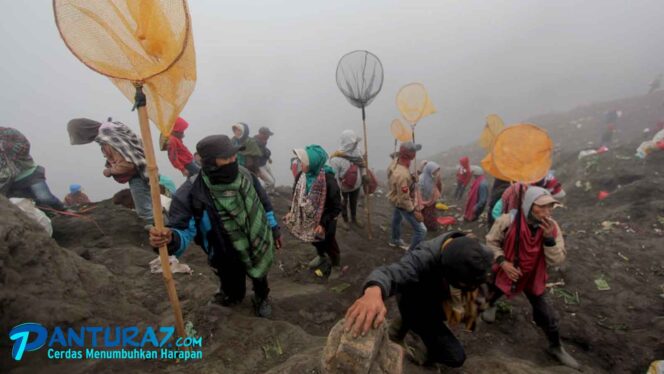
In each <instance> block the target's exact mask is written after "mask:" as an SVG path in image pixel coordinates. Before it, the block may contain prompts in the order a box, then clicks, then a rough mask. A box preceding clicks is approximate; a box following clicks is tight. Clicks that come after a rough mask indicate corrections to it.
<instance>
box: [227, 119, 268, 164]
mask: <svg viewBox="0 0 664 374" xmlns="http://www.w3.org/2000/svg"><path fill="white" fill-rule="evenodd" d="M232 129H233V139H232V141H233V145H234V146H236V147H243V148H242V150H241V151H240V152H238V154H237V162H238V164H239V165H240V166H244V167H245V168H246V169H247V170H249V171H250V172H252V173H254V174H256V175H258V173H259V170H258V163H259V159H260V158H261V157H262V155H263V153H262V152H261V149H260V147H259V146H258V143H256V139H254V138H250V137H249V125H247V124H246V123H242V122H238V123H236V124H234V125H233V127H232Z"/></svg>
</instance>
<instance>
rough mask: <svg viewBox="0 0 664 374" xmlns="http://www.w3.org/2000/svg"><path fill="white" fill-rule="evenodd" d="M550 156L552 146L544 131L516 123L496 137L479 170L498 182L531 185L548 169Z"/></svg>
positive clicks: (531, 125)
mask: <svg viewBox="0 0 664 374" xmlns="http://www.w3.org/2000/svg"><path fill="white" fill-rule="evenodd" d="M552 152H553V142H552V141H551V138H549V135H548V134H547V133H546V131H544V130H542V129H540V128H539V127H537V126H535V125H533V124H528V123H520V124H516V125H512V126H509V127H507V128H505V129H504V130H503V131H501V132H500V134H498V136H497V137H496V139H495V141H494V144H493V150H492V151H491V153H489V154H488V155H487V156H486V157H485V158H484V160H482V167H483V168H484V170H486V171H487V172H488V173H489V174H491V175H493V176H494V177H496V178H499V179H502V180H506V181H512V182H522V183H534V182H537V181H539V180H541V179H542V178H544V177H545V176H546V174H547V172H548V171H549V169H550V168H551V155H552Z"/></svg>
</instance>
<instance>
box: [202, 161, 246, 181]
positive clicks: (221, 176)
mask: <svg viewBox="0 0 664 374" xmlns="http://www.w3.org/2000/svg"><path fill="white" fill-rule="evenodd" d="M239 171H240V169H239V166H238V163H237V161H234V162H232V163H230V164H226V165H224V166H217V165H210V164H209V163H204V165H203V172H204V173H205V175H207V176H208V178H210V182H212V184H229V183H233V182H234V181H235V178H237V175H238V173H239Z"/></svg>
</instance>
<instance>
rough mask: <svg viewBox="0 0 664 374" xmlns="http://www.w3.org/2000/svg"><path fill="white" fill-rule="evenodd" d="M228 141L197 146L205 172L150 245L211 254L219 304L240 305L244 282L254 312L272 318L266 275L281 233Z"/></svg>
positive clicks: (186, 189) (216, 138)
mask: <svg viewBox="0 0 664 374" xmlns="http://www.w3.org/2000/svg"><path fill="white" fill-rule="evenodd" d="M241 148H242V147H239V146H234V145H232V144H231V140H230V139H229V138H228V137H227V136H226V135H211V136H207V137H205V138H203V139H202V140H201V141H199V142H198V144H197V145H196V150H197V151H198V153H199V154H200V156H201V158H202V163H203V165H202V166H203V167H202V172H200V173H199V174H198V176H197V177H196V178H190V179H188V180H187V181H186V182H185V183H184V184H183V185H182V186H180V188H179V189H178V190H177V192H176V193H175V196H173V201H172V202H171V207H170V210H169V214H168V222H169V225H168V228H165V229H163V231H161V232H160V231H159V230H158V229H157V228H154V227H153V228H152V229H151V230H150V244H151V245H152V246H153V247H155V248H158V247H160V246H162V245H166V244H167V245H168V252H169V254H174V255H175V256H176V257H180V256H182V254H183V253H184V252H185V250H186V249H187V247H189V244H190V243H191V241H192V240H194V241H195V242H196V244H198V245H199V246H200V247H201V248H202V249H203V251H205V253H206V254H207V257H208V263H209V264H210V266H211V267H212V268H213V269H214V271H215V272H216V274H217V276H218V277H219V281H220V288H219V291H218V292H217V294H216V295H215V297H214V301H215V302H216V303H219V304H221V305H224V306H233V305H236V304H239V303H241V302H242V300H243V299H244V296H245V294H246V284H245V279H246V277H247V276H248V277H249V278H250V279H251V281H252V283H253V290H254V297H253V298H252V303H253V306H254V311H255V313H256V315H257V316H259V317H269V316H270V315H271V313H272V306H271V305H270V301H269V298H268V295H269V292H270V288H269V286H268V280H267V273H268V271H269V270H270V266H271V265H272V261H273V259H274V255H275V254H274V252H275V248H277V249H278V248H281V233H280V230H279V225H278V223H277V219H276V217H275V215H274V212H273V209H272V203H271V202H270V199H269V197H268V196H267V194H266V193H265V190H263V187H261V184H260V182H259V181H258V178H256V176H254V175H253V174H251V173H250V172H249V171H247V169H245V168H244V167H241V166H239V165H238V162H237V152H238V151H240V150H241Z"/></svg>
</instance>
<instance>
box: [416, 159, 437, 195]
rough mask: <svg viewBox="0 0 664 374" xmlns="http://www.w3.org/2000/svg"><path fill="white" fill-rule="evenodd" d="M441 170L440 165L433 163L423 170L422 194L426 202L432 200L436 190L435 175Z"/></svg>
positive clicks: (421, 179)
mask: <svg viewBox="0 0 664 374" xmlns="http://www.w3.org/2000/svg"><path fill="white" fill-rule="evenodd" d="M437 170H440V165H438V164H437V163H435V162H433V161H429V162H428V163H427V164H426V165H425V166H424V169H423V170H422V175H421V176H420V192H422V198H423V199H424V200H430V199H431V196H432V195H433V191H434V188H435V187H436V179H435V178H434V176H433V174H434V173H435V172H436V171H437Z"/></svg>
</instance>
